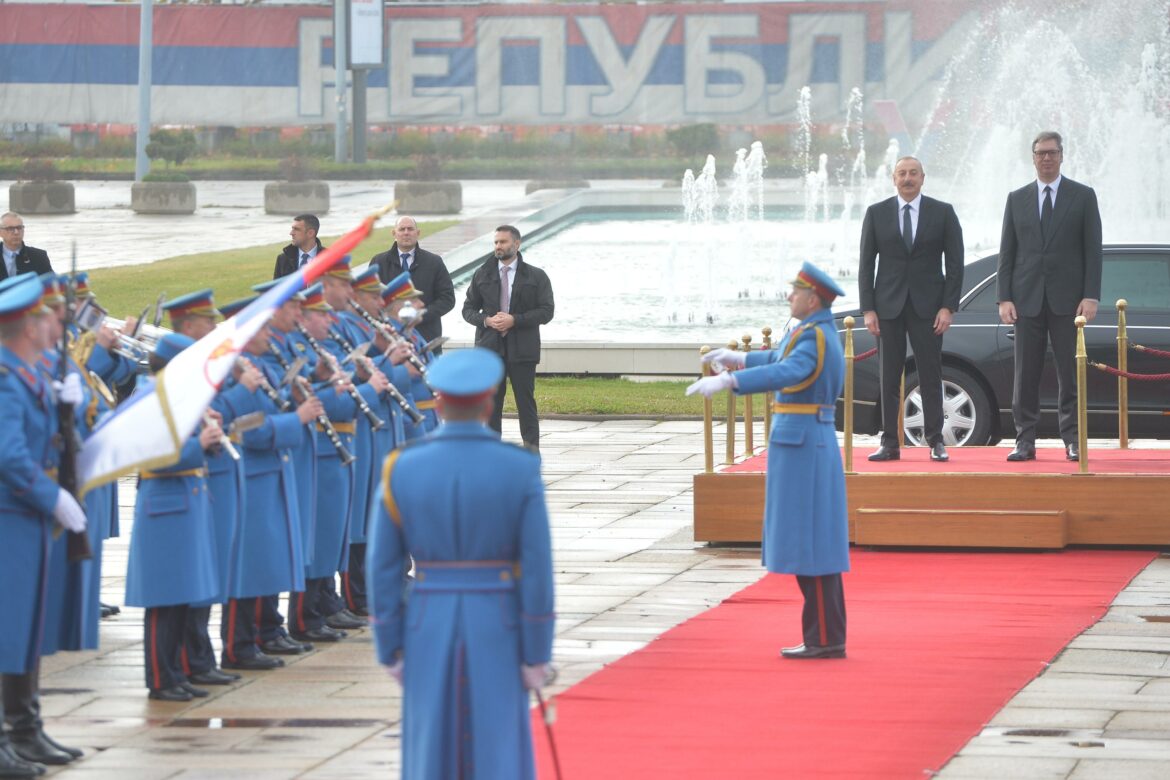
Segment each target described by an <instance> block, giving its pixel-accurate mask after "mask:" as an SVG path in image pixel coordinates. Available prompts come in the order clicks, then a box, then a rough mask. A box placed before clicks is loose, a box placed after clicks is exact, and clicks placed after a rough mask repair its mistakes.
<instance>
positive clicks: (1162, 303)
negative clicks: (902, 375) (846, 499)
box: [836, 244, 1170, 447]
mask: <svg viewBox="0 0 1170 780" xmlns="http://www.w3.org/2000/svg"><path fill="white" fill-rule="evenodd" d="M997 262H998V256H997V255H991V256H990V257H984V258H981V259H979V260H976V261H975V262H973V263H971V264H969V265H967V266H966V268H965V269H964V273H963V297H962V302H961V303H960V304H959V310H958V311H956V312H955V318H954V322H953V324H952V325H951V328H950V330H948V331H947V333H946V335H945V336H944V338H943V354H942V362H943V370H942V378H943V436H944V438H945V442H946V444H947V446H948V447H951V446H962V445H983V444H996V443H998V442H999V441H1000V440H1001V439H1008V440H1012V439H1014V438H1015V426H1014V424H1013V423H1012V377H1013V365H1012V364H1013V351H1012V346H1013V345H1012V340H1013V338H1014V336H1015V332H1014V328H1013V327H1012V326H1010V325H1004V324H1003V323H1001V322H1000V321H999V305H998V302H997V300H996V278H995V276H996V266H997ZM1121 298H1124V299H1125V300H1126V301H1127V303H1128V306H1127V309H1126V322H1127V326H1128V328H1127V329H1128V335H1129V341H1130V344H1131V345H1133V344H1141V345H1144V346H1147V347H1152V348H1155V349H1159V350H1164V351H1168V352H1170V246H1167V245H1156V244H1125V245H1122V244H1117V245H1109V246H1106V247H1105V257H1104V264H1103V271H1102V278H1101V304H1100V307H1099V308H1098V311H1097V316H1096V318H1095V319H1094V320H1093V321H1092V322H1090V323H1089V324H1088V326H1087V327H1086V328H1085V346H1086V349H1087V351H1088V355H1089V360H1090V361H1097V362H1099V363H1105V364H1107V365H1110V366H1116V365H1117V308H1116V303H1117V301H1118V299H1121ZM846 315H851V316H853V317H854V318H855V319H856V323H855V325H854V329H853V330H854V336H853V337H854V344H855V350H856V352H857V353H858V354H861V353H862V352H864V351H866V350H868V349H870V348H871V347H873V346H875V341H876V340H875V339H874V338H873V336H871V335H870V334H869V332H868V331H866V329H865V324H864V322H863V319H862V316H861V313H860V312H859V311H848V312H844V311H843V312H837V313H836V318H837V326H838V330H840V331H842V332H843V331H844V326H843V325H842V324H841V321H842V319H843V318H844V317H845V316H846ZM1128 359H1129V366H1128V369H1129V371H1131V372H1134V373H1140V374H1165V373H1170V360H1167V359H1165V358H1161V357H1156V356H1151V355H1149V354H1147V353H1143V352H1139V351H1135V350H1133V349H1132V348H1131V349H1130V350H1129V352H1128ZM878 376H879V372H878V359H877V356H874V357H873V358H871V359H868V360H863V361H860V362H858V363H856V364H855V368H854V378H855V379H854V431H855V432H856V433H863V434H876V433H877V432H879V431H880V430H881V427H882V426H881V407H880V404H879V400H878V399H879V379H878ZM1128 384H1129V433H1130V436H1131V437H1134V438H1146V439H1170V386H1168V383H1167V382H1165V381H1152V382H1151V381H1135V380H1131V381H1130V382H1129V383H1128ZM1087 386H1088V392H1087V393H1086V396H1087V398H1088V410H1089V431H1088V434H1089V436H1095V437H1116V436H1117V378H1116V377H1114V376H1112V375H1110V374H1107V373H1105V372H1103V371H1100V370H1098V369H1095V368H1093V367H1092V366H1090V367H1089V368H1088V369H1087ZM838 406H839V408H838V414H837V422H838V427H840V425H841V422H842V420H843V419H844V415H843V414H841V411H842V409H841V402H839V403H838ZM1040 408H1041V415H1040V426H1039V431H1038V433H1039V435H1040V436H1041V437H1058V436H1059V434H1058V433H1057V425H1056V368H1055V366H1054V365H1053V362H1052V352H1051V350H1049V352H1048V355H1047V358H1046V362H1045V369H1044V374H1043V378H1042V380H1041V384H1040ZM904 409H905V412H904V418H905V424H904V429H905V438H906V440H907V441H908V442H909V443H912V444H922V443H923V435H922V406H921V397H920V395H919V392H918V374H917V372H916V371H915V365H914V356H913V355H912V354H911V355H909V357H908V359H907V361H906V398H905V406H904Z"/></svg>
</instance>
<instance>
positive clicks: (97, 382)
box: [66, 330, 117, 430]
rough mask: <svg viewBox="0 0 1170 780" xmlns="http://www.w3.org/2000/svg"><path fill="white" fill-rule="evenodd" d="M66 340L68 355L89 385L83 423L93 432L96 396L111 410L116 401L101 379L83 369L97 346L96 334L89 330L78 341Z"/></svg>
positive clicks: (95, 421) (96, 404) (69, 337)
mask: <svg viewBox="0 0 1170 780" xmlns="http://www.w3.org/2000/svg"><path fill="white" fill-rule="evenodd" d="M67 339H68V341H67V342H66V343H68V344H69V355H70V356H71V357H72V358H73V362H74V363H76V364H77V368H78V370H79V371H80V372H81V375H82V376H83V377H84V378H85V383H86V384H87V385H89V390H90V393H89V403H88V404H86V406H85V422H86V425H88V426H89V428H90V430H93V426H94V425H96V424H97V415H98V396H99V395H100V396H101V397H102V398H105V399H106V403H108V404H109V405H110V408H111V409H112V408H114V407H115V406H116V405H117V399H116V398H115V397H114V394H113V393H112V392H110V388H109V386H108V385H107V384H106V383H105V382H104V381H102V378H101V377H100V376H98V375H97V374H95V373H94V372H92V371H90V370H89V369H88V368H86V367H85V365H86V363H88V362H89V358H90V355H92V354H93V348H94V346H96V345H97V334H96V333H94V332H93V331H92V330H90V331H86V332H85V333H83V334H81V338H79V339H78V338H74V336H73V334H69V335H68V336H67ZM70 342H71V343H70Z"/></svg>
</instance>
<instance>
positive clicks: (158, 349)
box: [154, 333, 195, 363]
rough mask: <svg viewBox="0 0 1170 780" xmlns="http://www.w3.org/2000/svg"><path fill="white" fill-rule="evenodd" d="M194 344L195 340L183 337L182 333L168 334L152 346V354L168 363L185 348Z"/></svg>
mask: <svg viewBox="0 0 1170 780" xmlns="http://www.w3.org/2000/svg"><path fill="white" fill-rule="evenodd" d="M194 343H195V339H193V338H191V337H190V336H184V335H183V334H182V333H168V334H166V335H165V336H163V337H162V338H161V339H159V340H158V343H156V344H155V345H154V354H155V355H157V356H158V357H159V358H161V359H162V360H165V361H167V362H168V363H170V362H171V361H172V360H174V359H175V357H176V356H178V354H179V353H180V352H182V351H183V350H185V349H186V348H187V347H189V346H191V345H192V344H194Z"/></svg>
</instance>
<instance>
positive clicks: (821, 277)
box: [793, 260, 845, 301]
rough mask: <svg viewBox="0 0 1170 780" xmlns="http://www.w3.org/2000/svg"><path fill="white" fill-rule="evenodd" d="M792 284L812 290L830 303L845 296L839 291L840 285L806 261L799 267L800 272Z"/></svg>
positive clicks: (843, 292) (842, 291)
mask: <svg viewBox="0 0 1170 780" xmlns="http://www.w3.org/2000/svg"><path fill="white" fill-rule="evenodd" d="M793 283H794V284H798V285H801V286H803V287H810V288H812V289H813V290H815V291H816V293H817V295H819V296H820V297H822V298H824V299H826V300H828V301H832V300H833V299H834V298H839V297H841V296H842V295H844V294H845V291H844V290H842V289H841V285H839V284H837V283H836V282H834V281H833V280H832V279H831V278H830V277H829V275H828V274H827V273H825V272H824V271H822V270H821V269H819V268H817V267H816V266H815V265H813V264H812V263H810V262H808V261H807V260H805V261H804V263H803V264H802V265H801V266H800V271H799V272H798V273H797V274H796V279H795V280H794V282H793Z"/></svg>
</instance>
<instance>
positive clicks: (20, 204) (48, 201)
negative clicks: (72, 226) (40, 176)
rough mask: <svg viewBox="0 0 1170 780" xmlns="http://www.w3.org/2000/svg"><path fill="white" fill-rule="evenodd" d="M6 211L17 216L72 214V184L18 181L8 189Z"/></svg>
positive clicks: (74, 208) (73, 209)
mask: <svg viewBox="0 0 1170 780" xmlns="http://www.w3.org/2000/svg"><path fill="white" fill-rule="evenodd" d="M8 209H9V210H10V211H15V212H17V213H18V214H73V213H75V212H76V211H77V206H76V204H75V202H74V200H73V183H72V182H68V181H18V182H14V183H13V184H11V185H9V187H8Z"/></svg>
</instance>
